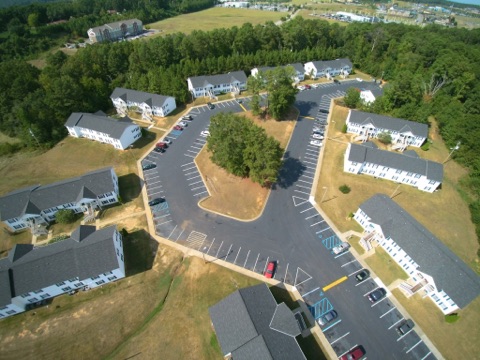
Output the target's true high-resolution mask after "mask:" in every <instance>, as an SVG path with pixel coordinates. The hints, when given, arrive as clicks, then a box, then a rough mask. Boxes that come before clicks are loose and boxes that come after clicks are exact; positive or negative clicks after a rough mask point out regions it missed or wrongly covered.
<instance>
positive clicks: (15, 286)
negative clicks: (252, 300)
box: [0, 225, 119, 306]
mask: <svg viewBox="0 0 480 360" xmlns="http://www.w3.org/2000/svg"><path fill="white" fill-rule="evenodd" d="M82 227H86V228H93V231H92V229H77V239H78V240H74V239H73V238H69V239H66V240H63V241H60V242H56V243H54V244H51V245H47V246H42V247H35V248H33V249H32V248H31V245H23V244H20V245H16V246H15V247H14V248H13V249H12V250H11V251H10V253H9V256H8V257H6V258H3V259H1V260H0V270H1V271H5V270H6V269H9V271H10V273H11V280H10V281H11V283H10V282H9V284H5V282H4V281H2V280H3V277H0V293H3V292H6V291H7V290H8V289H9V288H11V289H12V291H13V293H10V294H11V297H12V298H13V297H15V296H19V295H22V294H25V293H28V292H31V291H36V290H40V289H42V288H44V287H46V286H49V285H52V284H56V283H59V282H61V281H65V280H70V279H73V278H76V277H78V278H79V279H80V280H84V279H87V278H90V277H93V276H97V275H99V274H103V273H106V272H109V271H111V270H114V269H117V268H118V267H119V264H118V259H117V257H116V254H115V246H114V244H113V240H112V239H113V234H114V232H115V229H116V225H112V226H109V227H106V228H103V229H100V230H97V231H95V227H94V226H88V225H81V226H80V228H82ZM79 234H81V235H82V236H80V237H78V235H79ZM24 248H25V250H26V251H24ZM17 253H18V254H17ZM17 255H18V256H17ZM12 260H14V261H12ZM7 285H8V288H7ZM4 298H5V296H2V298H1V299H2V300H5V299H4ZM9 302H10V299H8V302H7V303H0V306H4V305H6V304H8V303H9Z"/></svg>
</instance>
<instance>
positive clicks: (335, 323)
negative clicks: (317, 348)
mask: <svg viewBox="0 0 480 360" xmlns="http://www.w3.org/2000/svg"><path fill="white" fill-rule="evenodd" d="M341 322H342V319H340V320H338V321H335V322H334V323H333V324H331V325H330V326H327V327H326V328H325V329H323V330H322V332H325V331H327V330H328V329H331V328H332V327H334V326H335V325H337V324H338V323H341Z"/></svg>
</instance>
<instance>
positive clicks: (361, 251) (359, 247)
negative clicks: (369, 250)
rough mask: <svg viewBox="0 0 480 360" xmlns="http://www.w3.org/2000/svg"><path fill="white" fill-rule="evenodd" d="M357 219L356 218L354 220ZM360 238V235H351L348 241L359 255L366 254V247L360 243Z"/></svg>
mask: <svg viewBox="0 0 480 360" xmlns="http://www.w3.org/2000/svg"><path fill="white" fill-rule="evenodd" d="M352 221H355V220H352ZM359 241H360V238H359V237H358V236H351V237H350V238H348V242H349V244H350V245H352V247H353V248H354V249H355V250H356V251H357V253H358V254H359V255H363V254H365V249H364V248H363V247H362V245H360V242H359Z"/></svg>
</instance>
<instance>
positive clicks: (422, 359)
mask: <svg viewBox="0 0 480 360" xmlns="http://www.w3.org/2000/svg"><path fill="white" fill-rule="evenodd" d="M431 353H432V352H431V351H429V352H428V354H427V355H425V356H424V357H423V358H421V359H420V360H425V359H426V358H427V357H428V356H429V355H430V354H431Z"/></svg>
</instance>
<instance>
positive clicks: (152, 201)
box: [148, 198, 165, 206]
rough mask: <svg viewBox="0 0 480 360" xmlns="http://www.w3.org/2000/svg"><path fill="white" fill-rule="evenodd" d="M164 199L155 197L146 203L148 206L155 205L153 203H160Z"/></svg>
mask: <svg viewBox="0 0 480 360" xmlns="http://www.w3.org/2000/svg"><path fill="white" fill-rule="evenodd" d="M164 201H165V199H162V198H157V199H153V200H150V201H149V202H148V205H149V206H155V205H158V204H161V203H162V202H164Z"/></svg>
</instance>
